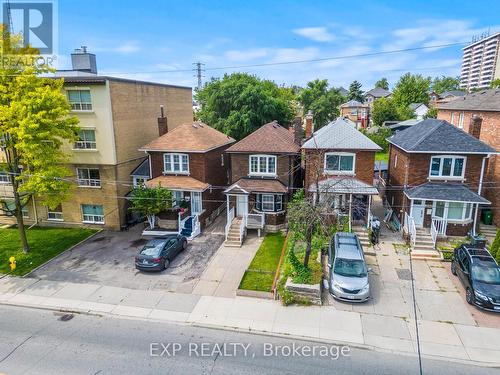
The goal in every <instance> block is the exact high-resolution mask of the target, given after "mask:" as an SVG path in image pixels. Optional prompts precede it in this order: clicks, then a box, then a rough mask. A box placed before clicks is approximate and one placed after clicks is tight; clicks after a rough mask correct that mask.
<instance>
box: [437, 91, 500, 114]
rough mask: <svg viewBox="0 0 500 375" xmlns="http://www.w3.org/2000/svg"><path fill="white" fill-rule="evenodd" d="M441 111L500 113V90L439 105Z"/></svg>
mask: <svg viewBox="0 0 500 375" xmlns="http://www.w3.org/2000/svg"><path fill="white" fill-rule="evenodd" d="M439 109H459V110H460V109H461V110H466V111H494V112H500V89H491V90H483V91H478V92H474V93H471V94H467V95H464V96H462V97H461V98H458V99H455V100H453V101H451V102H449V103H444V104H440V105H439Z"/></svg>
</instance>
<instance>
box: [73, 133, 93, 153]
mask: <svg viewBox="0 0 500 375" xmlns="http://www.w3.org/2000/svg"><path fill="white" fill-rule="evenodd" d="M78 135H79V137H80V139H79V140H78V141H76V142H75V146H74V148H75V149H77V150H95V149H96V142H95V130H93V129H83V130H80V132H79V133H78Z"/></svg>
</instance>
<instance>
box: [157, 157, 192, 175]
mask: <svg viewBox="0 0 500 375" xmlns="http://www.w3.org/2000/svg"><path fill="white" fill-rule="evenodd" d="M175 156H177V157H178V158H179V170H178V171H176V170H175V169H174V164H175V163H174V157H175ZM184 157H185V158H186V160H187V163H186V165H187V169H185V170H184V169H183V165H184V164H185V163H183V160H182V159H183V158H184ZM167 158H168V159H169V161H168V162H167ZM163 174H186V175H187V174H189V155H188V154H181V153H177V152H167V153H164V154H163Z"/></svg>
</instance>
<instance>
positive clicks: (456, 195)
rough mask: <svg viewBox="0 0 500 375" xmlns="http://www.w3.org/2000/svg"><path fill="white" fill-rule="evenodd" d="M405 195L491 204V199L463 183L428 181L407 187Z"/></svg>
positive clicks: (416, 197)
mask: <svg viewBox="0 0 500 375" xmlns="http://www.w3.org/2000/svg"><path fill="white" fill-rule="evenodd" d="M405 195H406V196H407V197H408V198H410V199H424V200H425V199H427V200H437V201H452V202H468V203H480V204H491V202H490V201H488V200H487V199H485V198H483V197H482V196H480V195H478V194H477V193H475V192H473V191H472V190H470V189H469V188H468V187H466V186H465V185H463V184H444V183H435V182H426V183H425V184H422V185H419V186H415V187H413V188H410V189H406V190H405Z"/></svg>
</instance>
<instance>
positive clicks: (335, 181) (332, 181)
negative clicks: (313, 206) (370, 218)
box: [308, 177, 378, 195]
mask: <svg viewBox="0 0 500 375" xmlns="http://www.w3.org/2000/svg"><path fill="white" fill-rule="evenodd" d="M318 188H319V192H320V193H332V194H366V195H376V194H378V190H377V188H376V187H375V186H371V185H368V184H366V183H364V182H363V181H360V180H358V179H357V178H354V177H331V178H328V179H326V180H321V181H319V183H318ZM308 191H310V192H316V183H312V184H311V185H310V186H309V190H308Z"/></svg>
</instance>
